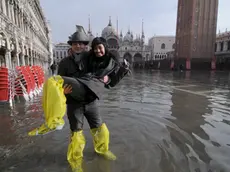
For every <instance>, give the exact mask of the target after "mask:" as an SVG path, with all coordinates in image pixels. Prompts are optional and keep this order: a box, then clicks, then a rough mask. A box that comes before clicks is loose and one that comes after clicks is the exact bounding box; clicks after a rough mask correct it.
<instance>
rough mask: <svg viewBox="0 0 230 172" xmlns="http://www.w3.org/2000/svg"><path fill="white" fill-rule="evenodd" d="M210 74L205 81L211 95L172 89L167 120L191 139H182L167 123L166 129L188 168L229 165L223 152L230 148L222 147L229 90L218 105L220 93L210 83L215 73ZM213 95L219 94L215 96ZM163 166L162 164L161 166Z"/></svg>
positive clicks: (197, 168) (205, 168)
mask: <svg viewBox="0 0 230 172" xmlns="http://www.w3.org/2000/svg"><path fill="white" fill-rule="evenodd" d="M185 76H186V75H185ZM211 77H212V79H211V80H209V81H208V82H210V83H211V84H213V87H214V88H213V91H212V92H213V93H212V96H211V97H212V99H211V98H209V96H202V95H196V94H191V93H186V92H181V91H178V90H176V89H175V90H173V93H172V103H173V105H172V107H171V111H172V116H173V117H175V118H176V119H175V120H171V121H172V122H173V123H175V124H176V125H177V126H178V127H179V128H180V129H181V130H182V131H184V132H186V133H187V134H188V135H189V136H190V137H191V138H192V140H189V139H186V138H185V137H183V136H182V135H181V133H179V132H178V131H176V130H175V129H174V128H170V127H168V130H169V131H170V135H171V138H172V142H173V143H174V144H175V145H177V147H178V148H179V149H180V151H181V152H183V154H184V155H186V159H187V162H186V161H185V163H186V164H187V165H186V166H188V167H187V168H189V169H190V170H191V171H196V170H199V171H204V172H206V171H209V170H218V171H220V170H224V169H225V170H226V169H230V167H227V166H228V162H229V156H227V154H228V155H229V154H230V152H229V151H230V150H229V148H227V147H226V146H228V145H227V143H228V140H229V139H227V138H229V135H230V132H229V131H230V126H229V123H228V124H226V123H225V122H224V121H227V120H226V119H229V113H228V112H229V104H226V102H227V101H228V102H229V100H227V99H226V97H227V96H229V93H228V95H224V96H223V97H222V98H223V101H225V105H222V109H221V105H220V104H218V103H217V102H218V101H220V97H219V96H220V93H219V92H217V91H215V90H216V89H215V85H214V83H213V81H214V80H215V75H214V74H213V73H211ZM187 79H188V78H187ZM217 90H218V91H219V90H220V89H219V88H218V89H217ZM217 96H218V97H219V98H218V99H216V100H215V97H217ZM227 111H228V112H227ZM227 114H228V115H227ZM223 119H224V120H223ZM226 151H227V152H228V153H227V152H226ZM227 159H228V162H227V161H226V160H227ZM162 164H164V163H162ZM164 167H165V166H163V165H162V168H164Z"/></svg>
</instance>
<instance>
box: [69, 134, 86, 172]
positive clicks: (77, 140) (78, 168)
mask: <svg viewBox="0 0 230 172" xmlns="http://www.w3.org/2000/svg"><path fill="white" fill-rule="evenodd" d="M85 142H86V141H85V137H84V135H83V131H82V130H81V131H78V132H73V135H72V137H71V142H70V144H69V147H68V152H67V160H68V162H69V164H70V166H71V168H72V170H73V171H74V172H83V169H82V163H83V150H84V148H85Z"/></svg>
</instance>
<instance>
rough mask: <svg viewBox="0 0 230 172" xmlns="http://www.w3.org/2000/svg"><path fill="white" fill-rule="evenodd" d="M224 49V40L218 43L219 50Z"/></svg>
mask: <svg viewBox="0 0 230 172" xmlns="http://www.w3.org/2000/svg"><path fill="white" fill-rule="evenodd" d="M223 50H224V42H221V43H220V51H223Z"/></svg>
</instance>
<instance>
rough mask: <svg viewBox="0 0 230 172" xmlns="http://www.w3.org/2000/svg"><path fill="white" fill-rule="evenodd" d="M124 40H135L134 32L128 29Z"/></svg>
mask: <svg viewBox="0 0 230 172" xmlns="http://www.w3.org/2000/svg"><path fill="white" fill-rule="evenodd" d="M123 40H124V41H128V42H132V41H133V34H132V33H131V32H130V31H128V32H127V33H126V35H125V36H124V39H123Z"/></svg>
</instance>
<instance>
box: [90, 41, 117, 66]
mask: <svg viewBox="0 0 230 172" xmlns="http://www.w3.org/2000/svg"><path fill="white" fill-rule="evenodd" d="M99 44H102V45H104V47H105V56H108V57H110V58H113V59H114V60H115V61H116V62H117V63H118V60H117V58H118V57H115V55H114V54H112V53H111V52H110V51H109V49H108V44H107V41H106V39H105V38H103V37H96V38H94V39H93V41H92V43H91V48H92V49H91V50H90V54H91V55H93V56H94V55H95V53H94V48H95V47H96V46H97V45H99Z"/></svg>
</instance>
